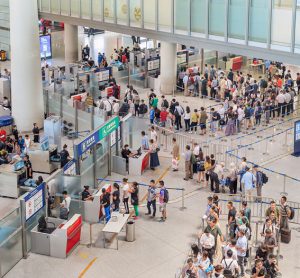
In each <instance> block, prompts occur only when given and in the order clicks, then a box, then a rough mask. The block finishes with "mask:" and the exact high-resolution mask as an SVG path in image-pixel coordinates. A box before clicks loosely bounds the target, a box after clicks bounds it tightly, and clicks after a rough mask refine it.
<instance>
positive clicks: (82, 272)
mask: <svg viewBox="0 0 300 278" xmlns="http://www.w3.org/2000/svg"><path fill="white" fill-rule="evenodd" d="M96 260H97V258H94V259H92V260H91V261H90V262H89V264H88V265H87V266H86V268H85V269H84V270H83V271H81V273H80V274H79V276H78V278H83V277H84V274H85V273H86V272H87V271H88V270H89V269H90V268H91V266H92V265H93V264H94V262H95V261H96Z"/></svg>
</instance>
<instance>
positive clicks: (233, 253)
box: [224, 238, 237, 261]
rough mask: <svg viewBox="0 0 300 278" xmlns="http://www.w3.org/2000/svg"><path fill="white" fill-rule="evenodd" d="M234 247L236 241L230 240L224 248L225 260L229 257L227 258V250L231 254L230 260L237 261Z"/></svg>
mask: <svg viewBox="0 0 300 278" xmlns="http://www.w3.org/2000/svg"><path fill="white" fill-rule="evenodd" d="M235 246H236V239H235V238H233V239H231V240H230V242H229V243H228V244H227V245H226V246H225V247H224V257H225V258H226V259H228V258H229V257H228V256H227V251H228V250H231V252H232V257H231V258H232V259H234V260H236V261H237V250H236V248H235Z"/></svg>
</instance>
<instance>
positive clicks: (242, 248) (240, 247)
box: [236, 230, 248, 277]
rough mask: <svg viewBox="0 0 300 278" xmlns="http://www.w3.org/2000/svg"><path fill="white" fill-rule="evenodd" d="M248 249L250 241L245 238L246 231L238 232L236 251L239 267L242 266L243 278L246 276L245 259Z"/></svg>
mask: <svg viewBox="0 0 300 278" xmlns="http://www.w3.org/2000/svg"><path fill="white" fill-rule="evenodd" d="M247 249H248V240H247V238H246V236H245V231H243V230H240V231H238V240H237V242H236V250H237V256H238V265H239V266H240V269H241V273H240V275H241V276H242V277H243V276H244V275H245V266H244V263H245V258H246V252H247Z"/></svg>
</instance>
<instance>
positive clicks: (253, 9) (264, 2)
mask: <svg viewBox="0 0 300 278" xmlns="http://www.w3.org/2000/svg"><path fill="white" fill-rule="evenodd" d="M268 2H269V0H250V11H249V13H250V18H249V41H253V42H259V43H267V38H268V28H269V27H268V21H269V19H268V16H266V15H267V14H268Z"/></svg>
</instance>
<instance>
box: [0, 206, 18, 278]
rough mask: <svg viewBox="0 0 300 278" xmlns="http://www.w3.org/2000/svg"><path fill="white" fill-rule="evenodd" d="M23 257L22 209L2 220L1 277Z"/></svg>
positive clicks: (0, 237) (0, 234)
mask: <svg viewBox="0 0 300 278" xmlns="http://www.w3.org/2000/svg"><path fill="white" fill-rule="evenodd" d="M22 257H23V250H22V226H21V213H20V208H17V209H15V210H14V211H12V212H11V213H10V214H8V215H7V216H6V217H4V218H3V219H1V220H0V276H1V277H2V276H4V275H5V274H6V273H7V272H8V271H10V270H11V269H12V268H13V266H14V265H16V264H17V263H18V261H20V260H21V259H22Z"/></svg>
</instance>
